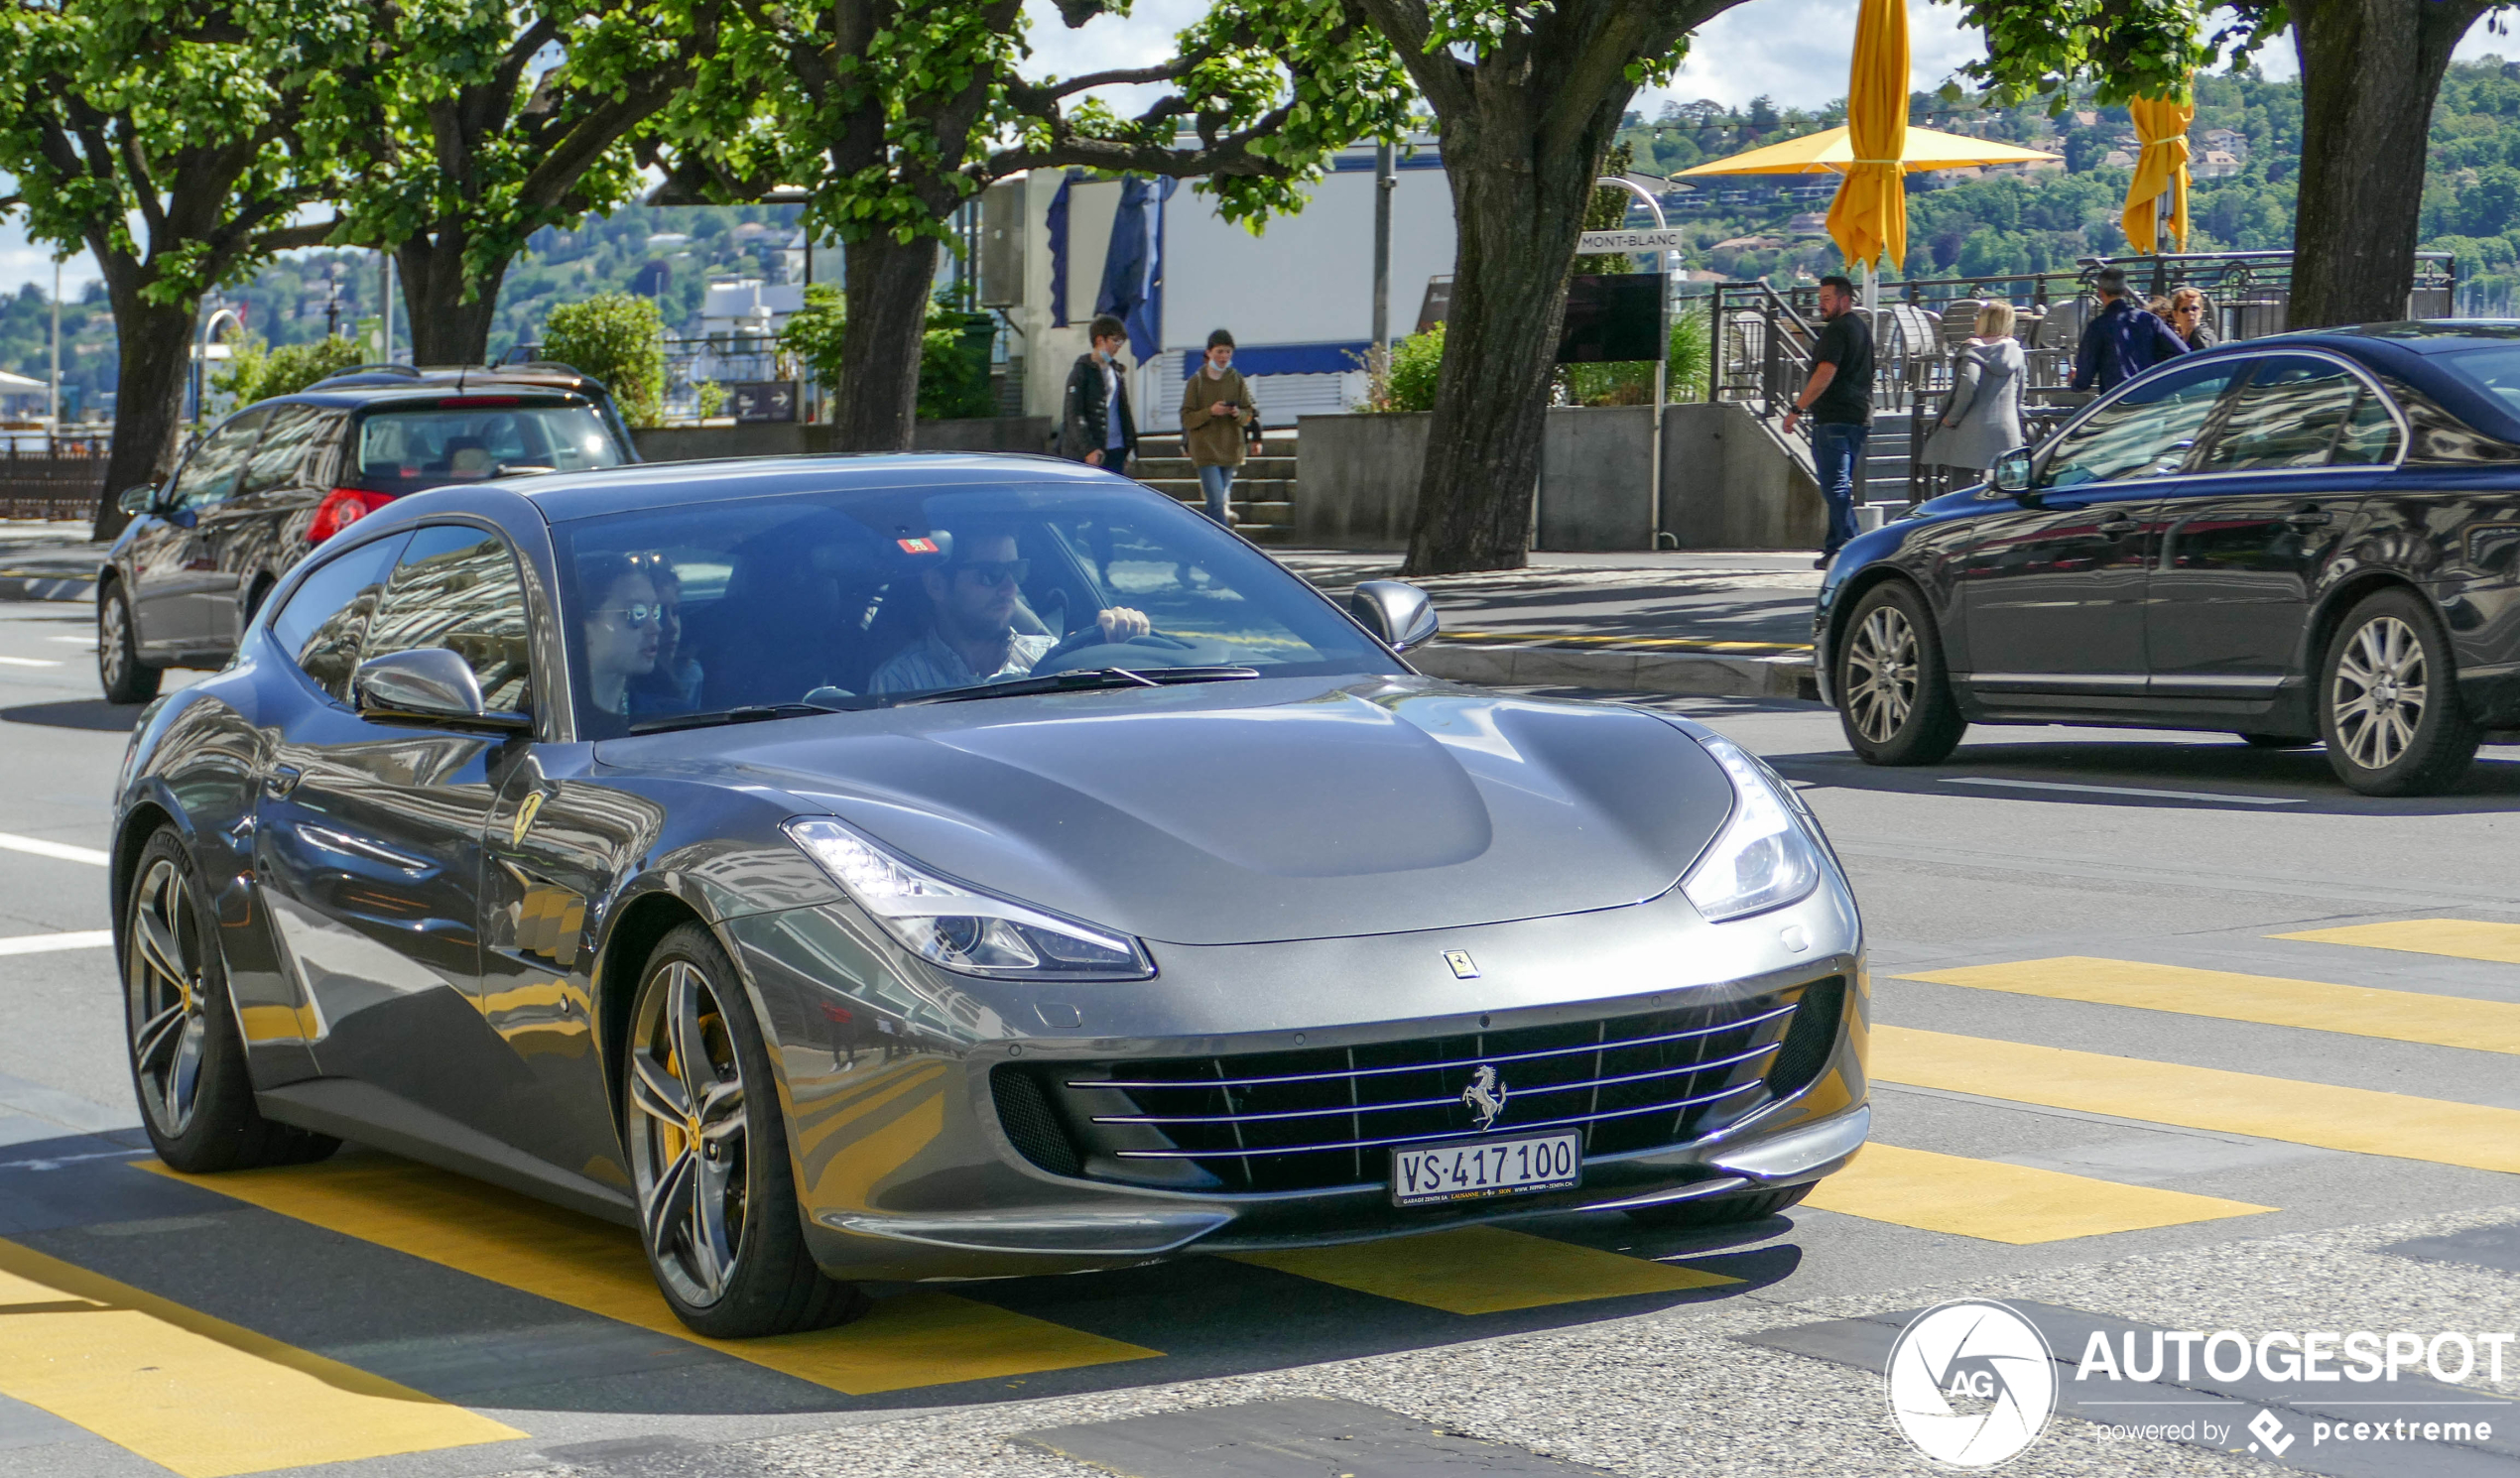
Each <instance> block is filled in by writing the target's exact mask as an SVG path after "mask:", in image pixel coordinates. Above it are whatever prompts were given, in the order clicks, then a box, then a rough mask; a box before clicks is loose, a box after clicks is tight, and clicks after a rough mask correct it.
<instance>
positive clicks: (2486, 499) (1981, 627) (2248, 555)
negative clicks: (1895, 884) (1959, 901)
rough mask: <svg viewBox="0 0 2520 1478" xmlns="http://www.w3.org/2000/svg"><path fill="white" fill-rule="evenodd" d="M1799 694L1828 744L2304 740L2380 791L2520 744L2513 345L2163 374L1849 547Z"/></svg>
mask: <svg viewBox="0 0 2520 1478" xmlns="http://www.w3.org/2000/svg"><path fill="white" fill-rule="evenodd" d="M1817 641H1818V646H1819V658H1820V662H1819V665H1818V666H1819V673H1820V677H1821V680H1822V682H1823V684H1824V691H1825V693H1826V694H1827V696H1828V698H1829V699H1830V700H1831V701H1832V702H1833V703H1834V704H1835V705H1836V707H1837V709H1838V711H1839V715H1840V717H1841V720H1842V722H1843V726H1844V729H1845V733H1846V738H1847V742H1848V743H1849V745H1851V746H1852V748H1853V749H1854V751H1855V753H1856V754H1857V755H1859V756H1860V757H1861V758H1863V759H1864V760H1866V761H1868V762H1870V763H1873V764H1877V765H1917V764H1932V763H1934V762H1936V761H1938V760H1941V759H1943V758H1944V757H1945V756H1947V755H1949V754H1950V753H1951V752H1952V748H1953V746H1954V745H1955V744H1957V743H1958V742H1959V737H1960V732H1961V730H1962V729H1963V728H1965V727H1966V726H1967V725H1968V724H1970V723H2001V724H2054V723H2072V724H2114V725H2127V726H2139V727H2145V728H2178V729H2220V730H2223V731H2226V732H2230V733H2236V734H2238V735H2239V736H2240V737H2241V738H2243V739H2245V740H2247V741H2248V742H2249V743H2251V744H2253V745H2258V746H2261V747H2266V748H2282V747H2291V746H2307V745H2311V744H2320V743H2324V744H2325V745H2326V746H2327V749H2328V759H2329V763H2330V764H2331V766H2332V768H2333V769H2334V770H2335V772H2336V775H2337V776H2338V778H2339V779H2341V780H2343V781H2344V782H2345V784H2347V785H2349V786H2351V787H2352V788H2353V789H2355V790H2357V791H2361V792H2364V793H2366V794H2370V795H2379V796H2408V795H2422V794H2428V793H2431V792H2435V791H2440V790H2444V789H2447V788H2449V787H2450V786H2452V785H2454V784H2456V783H2457V780H2458V778H2459V776H2460V775H2461V774H2462V773H2464V771H2465V770H2466V768H2467V765H2468V762H2469V761H2470V760H2471V759H2472V758H2473V757H2474V755H2475V751H2476V746H2477V744H2478V742H2479V741H2480V740H2481V739H2482V738H2483V737H2484V736H2485V735H2486V734H2487V733H2489V732H2492V731H2496V730H2511V729H2514V728H2520V322H2500V321H2495V322H2488V321H2464V320H2461V321H2432V322H2421V323H2390V324H2375V325H2370V326H2366V327H2362V328H2347V329H2329V330H2321V331H2317V332H2306V333H2294V334H2285V335H2281V336H2278V337H2275V338H2267V339H2256V340H2251V341H2249V342H2246V343H2241V344H2233V345H2228V346H2225V347H2223V348H2221V349H2216V350H2209V351H2206V352H2204V353H2200V354H2193V355H2189V356H2185V357H2183V358H2179V359H2175V360H2172V361H2170V362H2169V363H2167V364H2164V365H2161V366H2158V367H2156V368H2155V369H2153V370H2152V371H2150V372H2149V373H2147V374H2144V375H2141V376H2138V377H2137V378H2135V379H2133V380H2130V381H2128V382H2127V383H2126V384H2124V385H2122V386H2120V387H2118V388H2117V389H2116V390H2115V391H2113V392H2111V393H2110V394H2108V395H2106V396H2103V397H2101V398H2100V399H2098V400H2096V401H2095V402H2093V403H2092V404H2091V405H2090V406H2088V407H2086V408H2085V409H2084V410H2083V411H2082V412H2081V413H2080V414H2079V415H2078V416H2077V417H2076V418H2075V419H2074V420H2073V421H2072V422H2069V423H2068V424H2067V425H2066V426H2065V428H2064V429H2063V430H2062V431H2059V432H2058V434H2057V435H2056V436H2055V437H2054V438H2053V439H2051V440H2050V441H2049V442H2048V443H2047V444H2046V445H2044V446H2042V447H2041V448H2039V449H2038V451H2037V452H2036V453H2032V452H2028V451H2015V452H2010V453H2007V454H2006V455H2005V457H2004V458H2003V459H2002V460H2000V461H1998V462H1997V464H1996V466H1995V468H1994V469H1993V473H1992V475H1991V477H1990V479H1989V481H1988V483H1987V485H1986V486H1983V487H1974V488H1965V489H1962V490H1961V491H1958V492H1955V493H1952V494H1950V495H1949V496H1946V497H1942V498H1937V499H1935V500H1933V501H1932V502H1929V503H1926V504H1923V505H1921V506H1920V507H1918V508H1917V509H1916V510H1915V512H1914V514H1913V515H1912V516H1911V517H1909V518H1906V519H1903V520H1901V521H1899V522H1896V523H1893V524H1890V525H1887V526H1885V527H1883V528H1881V529H1879V530H1876V531H1874V532H1872V533H1869V534H1866V535H1863V536H1861V537H1860V538H1858V539H1856V540H1854V541H1853V542H1851V543H1850V544H1848V545H1847V546H1846V548H1845V549H1844V551H1843V552H1841V554H1839V556H1838V558H1837V560H1836V562H1835V563H1834V564H1833V565H1832V566H1831V567H1830V569H1829V572H1828V575H1827V581H1826V582H1825V583H1824V584H1823V586H1822V589H1821V597H1820V608H1819V613H1818V635H1817Z"/></svg>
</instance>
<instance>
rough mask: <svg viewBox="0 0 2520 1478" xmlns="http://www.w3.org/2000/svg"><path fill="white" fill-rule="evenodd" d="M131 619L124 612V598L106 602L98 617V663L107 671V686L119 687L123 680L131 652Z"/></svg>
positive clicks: (117, 597) (118, 597)
mask: <svg viewBox="0 0 2520 1478" xmlns="http://www.w3.org/2000/svg"><path fill="white" fill-rule="evenodd" d="M130 630H131V618H130V616H129V615H128V614H127V613H125V612H124V610H123V607H122V598H121V597H120V596H115V597H113V598H111V599H108V600H107V601H106V602H105V607H104V609H103V610H102V611H101V612H99V613H98V614H97V617H96V661H97V662H98V663H99V664H100V665H101V666H102V667H103V668H104V670H105V685H106V686H107V687H119V686H121V685H122V679H123V663H124V662H125V661H127V660H128V659H127V656H126V654H128V653H129V651H130V645H129V639H130Z"/></svg>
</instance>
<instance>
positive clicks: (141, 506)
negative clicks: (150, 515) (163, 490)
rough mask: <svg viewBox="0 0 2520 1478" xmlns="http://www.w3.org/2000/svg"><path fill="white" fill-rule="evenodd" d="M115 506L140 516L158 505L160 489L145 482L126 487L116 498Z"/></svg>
mask: <svg viewBox="0 0 2520 1478" xmlns="http://www.w3.org/2000/svg"><path fill="white" fill-rule="evenodd" d="M114 506H115V507H116V508H119V509H121V510H122V511H123V512H125V513H127V514H130V515H131V516H132V517H133V518H138V517H140V515H142V514H144V513H147V512H149V511H150V510H151V509H153V508H156V507H157V506H158V490H157V488H156V487H155V486H153V485H151V484H149V483H145V482H144V483H142V484H140V485H139V486H138V487H127V488H124V489H123V490H122V496H121V497H118V498H116V499H115V500H114Z"/></svg>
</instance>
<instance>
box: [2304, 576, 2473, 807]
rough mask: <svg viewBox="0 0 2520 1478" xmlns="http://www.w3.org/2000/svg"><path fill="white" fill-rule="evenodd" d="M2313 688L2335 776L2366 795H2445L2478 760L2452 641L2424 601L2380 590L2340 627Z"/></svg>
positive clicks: (2403, 594)
mask: <svg viewBox="0 0 2520 1478" xmlns="http://www.w3.org/2000/svg"><path fill="white" fill-rule="evenodd" d="M2325 667H2326V671H2325V674H2324V677H2325V678H2326V680H2325V681H2323V682H2322V683H2321V684H2320V690H2321V692H2322V693H2323V694H2324V695H2325V701H2324V702H2323V703H2322V705H2321V714H2320V722H2321V728H2322V730H2323V732H2324V735H2325V737H2326V739H2327V741H2328V762H2329V764H2330V766H2331V767H2332V768H2333V769H2334V770H2335V772H2336V776H2337V778H2338V779H2340V780H2342V781H2343V782H2344V783H2345V784H2346V785H2348V786H2351V787H2353V788H2354V789H2355V790H2357V791H2360V792H2362V793H2363V794H2365V795H2369V796H2424V795H2431V794H2433V793H2435V792H2438V791H2442V790H2446V789H2448V788H2449V787H2451V786H2452V785H2454V784H2456V783H2457V780H2458V778H2459V776H2461V775H2462V774H2464V773H2465V772H2466V769H2467V765H2468V762H2469V761H2470V760H2472V759H2474V758H2475V754H2476V743H2477V739H2478V737H2479V736H2478V734H2477V731H2476V726H2475V724H2474V723H2473V722H2472V721H2471V720H2470V719H2469V718H2468V717H2467V715H2466V713H2465V711H2464V710H2463V709H2461V708H2460V707H2459V703H2458V693H2457V686H2456V684H2455V682H2454V681H2453V669H2452V665H2451V662H2450V651H2449V643H2448V642H2447V641H2446V640H2444V639H2443V638H2442V636H2441V634H2440V632H2439V629H2438V628H2437V627H2436V625H2435V624H2434V621H2433V618H2432V612H2431V611H2430V610H2429V609H2427V608H2426V606H2425V603H2424V601H2423V599H2422V598H2421V597H2419V596H2417V595H2415V594H2414V593H2413V592H2411V591H2407V590H2383V591H2381V592H2379V593H2378V594H2376V595H2373V596H2370V597H2369V598H2367V599H2365V600H2364V601H2362V602H2361V603H2360V604H2358V605H2356V606H2355V607H2354V608H2353V610H2352V611H2351V612H2349V613H2348V614H2347V615H2346V617H2345V620H2344V624H2343V625H2342V626H2340V627H2339V628H2337V634H2336V640H2335V641H2334V642H2333V643H2332V644H2331V646H2330V648H2329V651H2328V660H2327V663H2326V665H2325Z"/></svg>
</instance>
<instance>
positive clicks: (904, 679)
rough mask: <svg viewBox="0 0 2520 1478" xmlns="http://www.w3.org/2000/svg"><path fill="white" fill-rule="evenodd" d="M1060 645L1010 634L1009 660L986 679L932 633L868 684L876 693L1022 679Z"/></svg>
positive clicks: (1044, 638) (877, 672)
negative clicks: (1004, 678) (1012, 678)
mask: <svg viewBox="0 0 2520 1478" xmlns="http://www.w3.org/2000/svg"><path fill="white" fill-rule="evenodd" d="M1057 645H1059V639H1058V638H1056V637H1050V636H1042V635H1030V636H1027V635H1024V634H1022V633H1010V634H1009V635H1008V637H1007V639H1006V661H1005V662H1003V663H1001V664H1000V665H999V666H998V670H997V671H996V672H994V673H990V674H988V675H986V676H985V677H984V676H982V675H980V674H978V673H974V672H972V671H971V665H970V664H969V663H967V662H964V661H963V660H962V654H961V653H959V652H957V651H955V650H954V649H953V648H952V647H951V646H949V645H948V644H947V643H946V642H945V638H943V637H941V636H938V635H937V634H936V633H935V632H933V631H931V632H929V633H928V634H927V636H925V637H923V638H921V639H920V640H918V641H916V642H913V643H911V644H910V645H909V646H907V647H904V648H902V649H901V650H900V651H899V652H896V653H894V654H893V655H892V658H891V659H890V660H889V661H887V662H886V663H885V664H884V665H883V666H882V667H880V668H877V669H876V670H875V676H874V677H873V679H872V680H871V681H870V682H869V683H868V684H867V685H868V687H869V689H870V690H871V691H874V692H929V691H932V690H934V689H937V688H941V687H969V686H970V685H972V684H973V683H975V682H995V681H997V680H999V679H1000V678H1003V677H1024V676H1025V675H1026V674H1028V673H1030V672H1032V670H1033V664H1034V663H1037V662H1039V661H1041V660H1042V658H1043V657H1044V656H1045V655H1046V654H1048V653H1049V651H1050V649H1051V648H1053V647H1055V646H1057Z"/></svg>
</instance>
